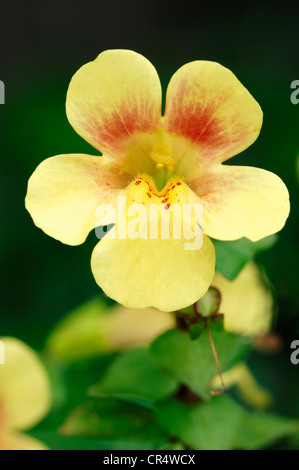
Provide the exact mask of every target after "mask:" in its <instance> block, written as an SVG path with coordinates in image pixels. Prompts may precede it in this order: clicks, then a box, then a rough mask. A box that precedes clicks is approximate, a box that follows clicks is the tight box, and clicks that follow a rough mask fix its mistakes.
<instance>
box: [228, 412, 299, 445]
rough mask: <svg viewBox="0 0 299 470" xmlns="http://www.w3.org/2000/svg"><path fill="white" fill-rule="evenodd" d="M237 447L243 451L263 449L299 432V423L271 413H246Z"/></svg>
mask: <svg viewBox="0 0 299 470" xmlns="http://www.w3.org/2000/svg"><path fill="white" fill-rule="evenodd" d="M241 428H242V432H240V433H238V436H237V439H236V442H235V446H236V447H237V448H238V447H239V448H241V449H261V448H265V447H266V446H269V445H270V444H272V443H273V442H274V441H276V440H277V439H280V438H282V437H285V436H288V435H290V434H294V433H296V432H298V431H299V421H295V420H293V419H289V418H285V417H281V416H277V415H274V414H270V413H261V412H255V413H249V412H246V413H244V417H243V419H242V423H241Z"/></svg>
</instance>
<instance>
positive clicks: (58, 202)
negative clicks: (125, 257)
mask: <svg viewBox="0 0 299 470" xmlns="http://www.w3.org/2000/svg"><path fill="white" fill-rule="evenodd" d="M128 179H129V176H128V175H127V174H126V173H122V172H121V170H120V169H119V168H117V167H115V166H113V167H111V166H110V164H109V161H108V160H107V159H106V157H95V156H91V155H81V154H74V155H73V154H71V155H58V156H56V157H51V158H48V159H46V160H44V161H43V162H42V163H41V164H40V165H39V166H38V167H37V169H36V170H35V172H34V173H33V174H32V176H31V178H30V179H29V182H28V191H27V195H26V208H27V210H28V211H29V213H30V215H31V217H32V218H33V220H34V223H35V225H36V226H37V227H40V228H41V229H42V230H43V231H44V232H46V233H47V234H48V235H50V236H51V237H54V238H56V239H57V240H60V241H61V242H62V243H66V244H69V245H79V244H80V243H83V242H84V241H85V239H86V237H87V235H88V234H89V232H90V230H92V229H93V228H95V227H96V226H97V225H107V224H109V223H110V220H109V218H108V219H107V218H105V219H104V218H103V219H102V220H99V217H98V216H97V215H96V208H97V206H98V204H99V203H109V204H113V202H114V201H115V200H116V198H117V195H118V194H119V189H120V188H123V187H125V186H126V185H127V184H128Z"/></svg>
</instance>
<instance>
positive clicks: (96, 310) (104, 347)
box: [46, 298, 175, 362]
mask: <svg viewBox="0 0 299 470" xmlns="http://www.w3.org/2000/svg"><path fill="white" fill-rule="evenodd" d="M174 326H175V317H174V315H173V314H171V313H168V312H160V311H159V310H156V309H154V308H146V309H138V310H137V309H130V308H125V307H123V306H122V305H115V306H113V307H111V308H108V307H107V305H106V304H105V303H104V302H103V301H101V300H100V299H98V298H95V299H92V300H90V301H88V302H86V303H85V304H83V305H82V306H80V307H78V308H76V309H75V310H74V311H72V312H70V313H69V314H68V315H66V317H65V318H63V319H62V320H61V321H60V322H59V323H58V324H57V326H56V327H55V328H54V330H53V332H52V333H51V335H50V337H49V339H48V342H47V345H46V351H47V352H48V353H49V354H51V355H52V356H53V357H56V358H58V359H61V360H63V361H66V362H75V361H78V360H79V361H80V360H84V359H88V358H91V357H94V356H97V355H99V354H103V353H111V352H116V351H121V350H124V349H128V348H130V347H134V346H141V345H146V344H148V343H150V342H151V341H152V340H153V339H154V338H156V337H157V336H159V335H160V334H162V333H163V332H164V331H166V330H168V329H170V328H173V327H174Z"/></svg>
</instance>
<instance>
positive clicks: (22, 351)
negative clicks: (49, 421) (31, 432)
mask: <svg viewBox="0 0 299 470" xmlns="http://www.w3.org/2000/svg"><path fill="white" fill-rule="evenodd" d="M0 340H1V341H2V342H3V344H4V350H5V364H3V365H1V367H0V403H1V405H2V407H3V416H4V423H5V426H4V427H5V428H8V429H20V430H23V429H29V428H31V427H33V426H35V425H36V424H37V423H38V422H39V421H40V420H41V419H43V418H44V417H45V416H46V414H47V413H48V412H49V409H50V406H51V392H50V383H49V379H48V376H47V373H46V370H45V367H44V366H43V364H42V362H41V360H40V359H39V357H38V355H37V354H36V352H35V351H33V349H31V348H30V347H29V346H27V345H26V344H24V343H23V342H22V341H19V340H18V339H16V338H11V337H2V338H0Z"/></svg>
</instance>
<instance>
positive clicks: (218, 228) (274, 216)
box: [191, 165, 290, 241]
mask: <svg viewBox="0 0 299 470" xmlns="http://www.w3.org/2000/svg"><path fill="white" fill-rule="evenodd" d="M191 187H192V189H193V190H194V192H195V193H196V194H197V195H198V196H199V197H200V198H201V200H202V202H203V205H204V209H203V217H204V226H203V229H204V232H205V233H206V234H207V235H209V236H210V237H213V238H216V239H219V240H237V239H238V238H242V237H247V238H249V239H250V240H252V241H257V240H260V239H261V238H264V237H266V236H268V235H272V234H273V233H276V232H278V231H279V230H281V229H282V227H283V226H284V224H285V221H286V219H287V217H288V215H289V211H290V203H289V193H288V190H287V188H286V186H285V184H284V183H283V181H282V180H281V179H280V178H279V177H278V176H276V175H275V174H274V173H271V172H270V171H266V170H262V169H260V168H254V167H245V166H231V165H218V166H215V167H213V168H212V169H211V170H210V171H206V172H204V173H203V174H202V175H199V176H198V178H197V179H196V180H194V181H193V182H192V183H191Z"/></svg>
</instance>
